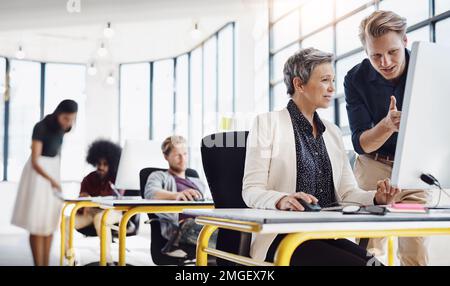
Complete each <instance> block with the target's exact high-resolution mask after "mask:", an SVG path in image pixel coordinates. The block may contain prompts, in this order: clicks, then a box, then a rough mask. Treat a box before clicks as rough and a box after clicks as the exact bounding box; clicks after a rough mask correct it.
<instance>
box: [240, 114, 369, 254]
mask: <svg viewBox="0 0 450 286" xmlns="http://www.w3.org/2000/svg"><path fill="white" fill-rule="evenodd" d="M322 121H323V123H324V125H325V127H326V130H325V132H324V133H323V139H324V142H325V146H326V148H327V151H328V156H329V157H330V161H331V166H332V169H333V182H334V189H335V191H336V198H337V200H338V201H350V202H359V203H362V204H364V205H373V199H374V196H375V191H369V192H367V191H364V190H361V189H360V188H358V185H357V183H356V180H355V177H354V175H353V172H352V169H351V167H350V163H349V161H348V159H347V154H346V152H345V149H344V142H343V141H342V136H341V132H340V130H339V128H338V127H337V126H336V125H334V124H332V123H330V122H328V121H325V120H322ZM296 182H297V156H296V150H295V137H294V129H293V126H292V121H291V117H290V114H289V111H288V110H287V109H286V108H284V109H283V110H281V111H275V112H269V113H264V114H261V115H258V116H257V117H256V119H255V121H254V123H253V127H252V129H251V130H250V133H249V136H248V139H247V154H246V159H245V170H244V179H243V190H242V198H243V199H244V202H245V203H246V204H247V206H248V207H250V208H256V209H276V203H277V202H278V200H280V199H281V198H282V197H284V196H286V195H287V194H291V193H295V192H296ZM275 237H276V234H256V235H254V236H253V240H252V245H251V249H250V255H251V256H252V257H253V258H254V259H257V260H260V261H263V260H264V259H265V257H266V254H267V250H268V249H269V247H270V244H271V243H272V241H273V240H274V239H275Z"/></svg>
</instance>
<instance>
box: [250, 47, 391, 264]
mask: <svg viewBox="0 0 450 286" xmlns="http://www.w3.org/2000/svg"><path fill="white" fill-rule="evenodd" d="M332 63H333V55H332V54H329V53H325V52H322V51H319V50H317V49H314V48H308V49H303V50H301V51H299V52H297V53H296V54H294V55H293V56H291V57H290V58H289V59H288V60H287V62H286V64H285V66H284V82H285V84H286V87H287V93H288V94H289V95H290V96H291V100H290V101H289V103H288V104H287V107H286V108H284V109H282V110H280V111H275V112H269V113H265V114H261V115H259V116H257V118H256V119H255V122H254V125H253V128H252V129H251V131H250V134H249V137H248V140H247V154H246V162H245V171H244V179H243V191H242V197H243V199H244V201H245V203H246V204H247V205H248V206H249V207H251V208H258V209H276V210H283V211H305V206H308V204H309V206H311V205H313V206H314V205H315V206H316V207H317V206H320V207H322V208H323V207H327V206H332V205H337V204H339V203H342V202H353V203H354V202H356V203H359V204H361V205H374V204H388V203H390V202H391V201H392V198H393V197H394V196H395V195H396V194H397V193H398V192H399V190H398V189H397V188H393V187H391V186H390V182H389V180H388V179H386V180H381V181H379V182H378V185H377V187H378V188H377V190H374V191H371V192H367V191H363V190H361V189H359V188H358V186H357V184H356V181H355V177H354V175H353V172H352V169H351V167H350V163H349V162H348V160H347V155H346V152H345V149H344V144H343V140H342V136H341V133H340V130H339V128H338V127H337V126H336V125H334V124H332V123H330V122H328V121H326V120H323V119H321V118H320V117H319V115H318V114H317V112H316V110H317V109H318V108H328V107H329V106H330V103H331V102H332V99H333V94H334V78H335V75H334V70H333V65H332ZM306 210H307V209H306ZM283 237H284V235H278V236H277V235H273V234H258V235H256V237H254V239H253V243H252V246H251V256H252V257H253V258H255V259H257V260H268V261H273V259H274V256H275V251H276V248H277V246H278V245H279V243H280V242H281V240H282V238H283ZM374 263H375V264H380V263H379V262H378V261H377V260H376V259H375V258H374V257H373V256H372V255H371V254H369V253H367V252H366V250H365V249H363V248H361V247H359V246H358V245H356V244H355V243H353V242H351V241H349V240H346V239H338V240H325V239H324V240H311V241H307V242H305V243H303V244H301V245H300V246H299V248H298V249H297V250H296V251H295V252H294V255H293V256H292V260H291V265H355V266H356V265H358V266H363V265H372V264H374Z"/></svg>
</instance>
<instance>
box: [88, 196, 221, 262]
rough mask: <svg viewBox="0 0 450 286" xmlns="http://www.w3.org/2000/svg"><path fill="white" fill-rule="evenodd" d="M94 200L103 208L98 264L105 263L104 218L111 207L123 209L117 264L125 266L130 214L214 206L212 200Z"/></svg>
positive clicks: (178, 211)
mask: <svg viewBox="0 0 450 286" xmlns="http://www.w3.org/2000/svg"><path fill="white" fill-rule="evenodd" d="M95 202H96V203H97V204H98V205H100V207H102V208H105V212H104V213H103V216H102V223H101V235H100V265H101V266H105V265H106V251H105V249H106V244H105V237H106V219H107V216H108V214H109V211H110V210H111V209H115V210H119V211H125V213H124V215H123V216H122V219H121V221H120V225H119V265H120V266H125V265H126V262H125V253H126V252H125V244H126V235H127V232H126V230H127V223H128V221H129V220H130V218H131V217H132V216H134V215H135V214H138V213H181V212H183V210H185V209H211V208H214V202H212V201H198V202H196V201H173V200H147V199H138V200H137V199H131V200H128V199H120V200H112V199H102V198H97V199H95Z"/></svg>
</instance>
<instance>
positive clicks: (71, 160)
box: [44, 64, 87, 181]
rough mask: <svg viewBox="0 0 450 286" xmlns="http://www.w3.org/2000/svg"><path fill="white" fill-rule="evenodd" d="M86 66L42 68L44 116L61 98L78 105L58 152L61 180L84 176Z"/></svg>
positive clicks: (76, 178)
mask: <svg viewBox="0 0 450 286" xmlns="http://www.w3.org/2000/svg"><path fill="white" fill-rule="evenodd" d="M85 77H86V67H85V66H84V65H68V64H46V65H45V100H44V102H45V105H44V114H49V113H52V112H53V111H54V110H55V108H56V106H57V105H58V104H59V103H60V102H61V101H62V100H64V99H72V100H75V101H76V102H77V103H78V114H77V119H76V123H75V126H74V127H73V128H72V130H71V131H70V132H69V133H67V134H66V135H65V136H64V143H63V147H62V150H61V178H62V179H63V180H65V181H81V180H82V179H83V177H84V175H85V174H86V172H85V171H86V168H87V164H86V163H85V158H86V156H80V154H86V152H87V149H86V146H85V144H80V143H84V142H86V111H85V109H86V92H85V90H86V80H85Z"/></svg>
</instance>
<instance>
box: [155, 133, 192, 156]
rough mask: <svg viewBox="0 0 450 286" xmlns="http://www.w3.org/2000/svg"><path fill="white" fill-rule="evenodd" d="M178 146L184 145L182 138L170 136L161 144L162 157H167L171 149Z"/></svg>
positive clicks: (184, 140) (184, 141)
mask: <svg viewBox="0 0 450 286" xmlns="http://www.w3.org/2000/svg"><path fill="white" fill-rule="evenodd" d="M178 144H186V139H185V138H184V137H183V136H179V135H172V136H169V137H167V138H166V139H165V140H164V141H163V143H162V144H161V151H162V152H163V154H164V155H166V156H167V155H169V154H170V152H171V151H172V149H173V147H174V146H175V145H178Z"/></svg>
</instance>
